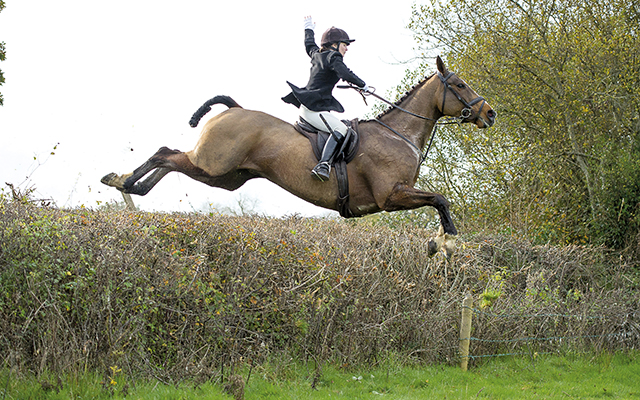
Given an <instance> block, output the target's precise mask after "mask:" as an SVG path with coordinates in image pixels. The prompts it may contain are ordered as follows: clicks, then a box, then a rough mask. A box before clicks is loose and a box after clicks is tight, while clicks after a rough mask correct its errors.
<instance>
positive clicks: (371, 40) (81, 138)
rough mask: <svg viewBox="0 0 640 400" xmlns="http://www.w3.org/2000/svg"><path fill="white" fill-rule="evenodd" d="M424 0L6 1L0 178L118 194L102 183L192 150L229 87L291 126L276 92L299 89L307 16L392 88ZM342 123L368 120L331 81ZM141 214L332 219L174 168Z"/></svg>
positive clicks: (115, 198) (54, 196) (95, 202)
mask: <svg viewBox="0 0 640 400" xmlns="http://www.w3.org/2000/svg"><path fill="white" fill-rule="evenodd" d="M414 3H415V0H396V1H393V2H390V3H389V2H387V3H384V5H383V6H381V5H378V2H372V1H370V0H355V1H353V0H350V1H333V0H323V1H317V2H308V1H300V0H291V1H290V0H274V1H264V0H259V1H258V0H244V1H220V0H183V1H180V2H176V1H166V0H110V1H86V0H56V1H51V0H7V1H6V8H5V9H4V10H3V11H2V12H0V42H5V44H6V55H7V59H6V60H5V61H3V62H0V70H2V71H3V72H4V76H5V80H6V82H5V84H4V85H3V86H0V92H1V93H2V94H3V96H4V106H0V138H1V139H2V145H0V187H2V189H1V190H3V191H4V192H5V193H6V192H7V190H8V189H7V187H6V186H5V182H8V183H12V184H13V185H15V186H17V187H18V186H19V187H20V188H21V189H22V190H25V189H27V188H32V189H34V190H35V192H34V197H35V198H38V199H51V200H52V201H53V202H54V203H55V205H57V206H58V207H68V208H73V207H80V206H85V207H89V208H96V207H99V206H100V205H103V204H105V203H109V202H122V195H121V193H120V192H119V191H117V190H116V189H114V188H110V187H107V186H105V185H103V184H102V183H100V178H101V177H102V176H104V175H106V174H107V173H110V172H116V173H118V174H122V173H127V172H131V171H133V170H134V169H135V168H136V167H138V166H139V165H141V164H142V163H143V162H144V161H146V160H147V159H148V158H149V157H150V156H152V155H153V154H154V153H155V152H156V151H157V150H158V149H159V148H160V147H162V146H167V147H169V148H172V149H178V150H182V151H188V150H191V149H192V148H193V147H194V146H195V144H196V141H197V139H198V137H199V135H200V130H201V128H202V126H203V125H204V122H206V120H207V119H209V118H211V117H213V116H214V115H216V114H217V113H220V112H222V111H224V110H225V109H226V107H224V106H222V105H218V106H214V107H213V108H212V110H211V111H210V112H209V114H207V115H206V116H205V117H204V118H203V120H201V122H200V124H199V127H197V128H195V129H194V128H191V127H189V125H188V121H189V119H190V118H191V115H192V114H193V113H194V112H195V111H196V110H197V109H198V108H199V107H200V106H201V105H202V104H203V103H204V102H205V101H206V100H208V99H210V98H212V97H214V96H216V95H229V96H231V97H232V98H233V99H234V100H236V101H237V102H238V103H239V104H241V105H242V106H243V107H244V108H248V109H253V110H259V111H263V112H266V113H269V114H271V115H273V116H275V117H278V118H280V119H283V120H285V121H287V122H290V123H293V122H295V121H296V120H297V118H298V110H297V109H296V108H295V107H293V106H291V105H289V104H285V103H284V102H282V101H281V100H280V98H281V97H282V96H284V95H286V94H287V93H288V92H289V90H288V89H289V88H288V86H287V84H286V81H287V80H288V81H291V82H292V83H294V84H296V85H298V86H304V85H305V84H306V82H307V80H308V77H309V67H310V64H309V58H308V56H307V55H306V53H305V49H304V44H303V40H304V28H303V18H304V16H306V15H311V16H312V17H313V20H314V22H316V29H315V31H316V40H317V42H318V43H319V42H320V37H321V35H322V32H324V31H325V30H326V29H327V28H329V27H331V26H336V27H338V28H341V29H344V30H345V31H347V33H348V34H349V36H350V37H351V38H355V39H356V41H355V43H353V44H352V45H351V46H350V47H349V51H348V53H347V55H346V57H345V64H346V65H347V66H348V67H349V68H350V69H351V70H353V71H354V72H355V73H356V74H357V75H358V76H359V77H360V78H362V79H363V80H364V81H365V82H367V84H368V85H369V86H372V87H375V88H376V90H377V93H378V94H382V95H387V94H388V93H389V91H390V90H391V89H392V88H394V87H395V86H396V85H398V84H399V83H400V81H401V80H402V78H403V77H404V76H405V71H406V70H407V69H412V68H415V67H416V66H417V62H416V61H411V60H414V59H415V57H416V51H415V50H414V47H415V42H414V39H413V36H412V32H411V31H410V30H408V29H407V28H406V26H407V25H408V23H409V21H410V17H411V10H412V5H413V4H414ZM334 95H335V96H336V97H337V98H338V100H339V101H340V102H341V103H342V104H343V105H344V106H345V109H346V112H345V113H344V114H340V115H339V116H340V117H341V118H344V119H351V118H357V117H360V118H364V117H367V115H368V113H370V109H371V107H372V105H373V104H374V102H373V101H369V106H366V105H365V104H364V102H363V101H362V99H361V97H360V96H359V95H358V94H357V93H356V92H354V91H348V90H338V89H336V90H334ZM133 200H134V203H135V204H136V206H137V207H138V208H139V209H142V210H146V211H165V212H190V211H195V210H218V211H224V210H229V209H232V210H236V211H238V210H239V208H238V204H239V203H243V204H244V207H245V209H249V210H251V211H253V212H256V213H259V214H263V215H269V216H275V217H281V216H286V215H291V214H300V215H304V216H332V215H337V213H335V212H331V211H328V210H325V209H321V208H318V207H316V206H313V205H311V204H310V203H307V202H305V201H304V200H301V199H298V198H296V197H295V196H293V195H291V194H289V193H288V192H286V191H284V190H283V189H281V188H279V187H277V186H276V185H274V184H272V183H270V182H268V181H267V180H265V179H253V180H251V181H249V182H247V183H246V184H245V185H244V186H243V187H242V188H240V189H238V190H236V191H234V192H229V191H226V190H224V189H219V188H213V187H210V186H207V185H204V184H202V183H199V182H196V181H193V180H191V178H189V177H187V176H186V175H181V174H178V173H175V172H174V173H171V174H169V175H167V176H166V177H165V178H164V179H163V180H162V181H160V183H158V185H157V186H156V187H155V188H154V189H153V190H152V191H151V192H149V194H147V195H146V196H144V197H141V196H133Z"/></svg>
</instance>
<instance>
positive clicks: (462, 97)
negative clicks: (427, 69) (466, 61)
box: [436, 56, 497, 128]
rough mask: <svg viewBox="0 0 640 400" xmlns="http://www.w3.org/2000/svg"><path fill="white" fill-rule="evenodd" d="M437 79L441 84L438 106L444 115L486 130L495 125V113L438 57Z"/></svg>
mask: <svg viewBox="0 0 640 400" xmlns="http://www.w3.org/2000/svg"><path fill="white" fill-rule="evenodd" d="M436 65H437V67H438V74H437V75H438V77H439V78H440V81H441V82H442V84H443V85H442V97H441V98H442V101H441V103H440V104H439V105H438V107H439V108H440V111H441V112H442V114H444V115H448V116H451V117H459V118H460V119H461V120H462V122H471V123H474V124H476V126H477V127H478V128H488V127H490V126H492V125H493V124H494V123H495V120H496V115H497V113H496V112H495V111H494V110H493V108H491V106H490V105H489V103H487V102H486V100H485V99H484V98H482V97H480V96H478V94H477V93H476V92H475V91H474V90H473V89H471V88H470V87H469V85H467V83H466V82H465V81H463V80H462V79H460V78H459V77H458V76H457V75H456V74H454V73H453V72H450V71H449V70H448V69H447V67H446V66H445V65H444V62H443V61H442V59H441V58H440V56H438V57H437V58H436Z"/></svg>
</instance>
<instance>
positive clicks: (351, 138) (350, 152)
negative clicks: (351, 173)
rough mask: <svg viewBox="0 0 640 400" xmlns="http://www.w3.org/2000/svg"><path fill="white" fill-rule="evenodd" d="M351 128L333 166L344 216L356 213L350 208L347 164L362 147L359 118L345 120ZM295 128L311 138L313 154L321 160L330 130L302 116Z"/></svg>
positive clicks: (341, 213) (339, 205) (340, 209)
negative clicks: (319, 126)
mask: <svg viewBox="0 0 640 400" xmlns="http://www.w3.org/2000/svg"><path fill="white" fill-rule="evenodd" d="M342 122H344V123H345V125H347V126H348V127H350V128H351V129H350V130H348V131H347V137H346V138H345V140H344V142H343V143H342V147H341V148H340V151H338V154H336V156H335V157H334V158H333V165H332V167H333V168H334V169H335V171H336V177H337V178H338V207H337V208H338V212H339V213H340V215H341V216H342V217H344V218H353V217H355V215H353V213H352V212H351V210H350V209H349V177H348V176H347V164H348V163H349V162H350V161H351V160H353V159H354V158H355V156H356V154H357V153H358V148H359V147H360V134H359V133H358V120H357V119H354V120H352V121H347V120H343V121H342ZM294 128H295V129H296V130H297V131H298V132H299V133H301V134H302V135H303V136H305V137H306V138H307V139H309V142H310V143H311V148H312V149H313V154H314V155H315V157H316V160H317V161H319V160H320V157H322V149H324V145H325V143H326V142H327V140H328V139H329V135H330V134H329V132H325V131H321V130H319V129H316V128H315V127H314V126H312V125H311V124H310V123H308V122H307V121H305V120H304V119H303V118H300V120H299V121H297V122H296V123H295V124H294Z"/></svg>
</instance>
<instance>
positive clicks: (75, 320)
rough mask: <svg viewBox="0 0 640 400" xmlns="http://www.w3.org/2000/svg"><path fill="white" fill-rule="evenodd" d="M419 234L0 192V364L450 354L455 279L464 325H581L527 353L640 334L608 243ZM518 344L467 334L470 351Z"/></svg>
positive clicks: (539, 330)
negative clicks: (444, 239)
mask: <svg viewBox="0 0 640 400" xmlns="http://www.w3.org/2000/svg"><path fill="white" fill-rule="evenodd" d="M429 234H430V232H428V231H426V230H423V229H418V228H413V227H411V228H409V227H402V226H399V227H395V228H393V229H391V228H386V227H382V226H375V225H374V224H372V223H371V222H368V221H364V220H360V221H356V222H345V221H336V220H327V219H307V218H300V217H296V216H292V217H289V218H286V219H272V218H264V217H255V216H254V217H231V216H221V215H197V214H161V213H143V212H126V211H120V212H105V211H92V210H87V209H75V210H61V209H56V208H47V207H38V206H35V205H33V204H31V203H29V202H25V201H8V200H7V199H0V242H1V243H2V246H1V248H0V286H1V291H0V293H1V296H0V338H1V339H0V354H2V355H3V356H2V357H3V358H2V361H3V363H4V365H5V366H6V367H11V368H13V369H14V370H17V371H22V372H29V371H31V372H35V373H39V372H42V371H45V370H46V371H54V372H61V371H74V370H75V371H86V370H90V371H99V372H101V373H104V374H105V375H106V376H109V374H111V373H113V371H120V370H122V371H124V372H126V373H129V374H132V375H136V376H144V377H153V378H157V379H160V380H163V381H166V382H175V381H179V380H182V379H185V378H198V379H213V378H216V377H219V376H221V375H223V374H227V373H232V372H233V370H234V369H235V368H237V367H239V366H249V365H256V364H260V363H264V362H267V361H269V360H272V359H273V357H279V356H282V355H286V356H287V357H289V356H292V357H296V358H297V359H299V360H302V361H304V362H309V363H310V365H312V366H316V367H318V368H321V366H322V365H323V363H325V362H337V363H339V364H347V365H348V364H356V363H362V362H367V363H377V362H380V361H381V360H383V359H384V358H385V357H386V356H388V354H390V353H394V354H398V353H399V354H402V355H403V356H404V357H405V358H406V359H408V360H414V361H418V362H455V361H456V360H457V354H458V353H457V351H458V341H459V339H458V330H459V319H460V312H461V308H460V307H461V301H462V298H463V297H464V295H465V294H466V293H472V294H473V295H474V296H475V297H476V298H477V299H478V301H477V302H476V304H480V298H482V299H484V300H488V301H489V302H490V304H489V305H487V304H485V303H486V302H483V306H486V307H485V308H483V309H482V310H483V311H482V313H480V314H478V318H477V322H480V323H479V324H478V323H474V332H473V336H477V337H484V338H491V339H505V338H516V337H522V336H523V335H527V336H539V337H544V336H567V337H569V336H572V337H574V336H580V337H581V339H579V340H573V341H571V342H567V341H565V342H562V341H540V342H539V343H533V344H530V347H528V349H530V350H531V351H542V350H548V351H556V350H558V349H560V348H563V346H566V345H570V346H574V347H576V348H578V349H580V348H592V347H594V346H595V347H597V348H616V349H624V348H630V347H633V346H637V345H638V344H639V336H638V323H637V322H638V319H637V314H636V313H637V305H638V294H637V291H636V290H633V289H634V288H635V287H636V286H637V284H638V282H640V279H639V278H640V277H639V276H638V274H637V273H636V272H635V271H637V270H636V269H635V268H636V266H635V265H634V264H633V263H632V262H631V261H629V260H627V259H626V258H625V257H624V256H621V255H620V254H619V253H610V252H607V251H604V250H603V249H601V248H590V247H578V246H571V247H564V248H557V247H544V246H531V245H530V244H529V243H527V242H524V241H522V242H521V241H517V240H514V239H506V238H502V237H483V236H471V237H467V238H464V240H462V241H461V243H460V248H459V252H458V254H457V255H456V256H455V257H454V259H453V260H452V261H451V262H448V261H446V260H445V258H444V257H443V256H441V255H437V256H436V257H434V258H433V259H429V258H427V256H426V254H427V244H426V242H427V239H428V236H429ZM478 307H480V306H478ZM489 313H500V314H502V313H508V314H517V315H529V314H539V315H541V314H548V315H552V314H555V315H556V316H548V317H542V318H541V319H540V318H538V319H533V318H520V319H517V318H495V317H492V316H491V315H489ZM561 314H562V315H565V314H566V315H572V316H578V317H577V318H574V317H570V318H565V317H562V316H559V315H561ZM588 315H597V316H602V317H604V318H584V316H588ZM581 317H582V318H581ZM603 335H604V336H603ZM516 346H521V343H516V342H514V343H509V342H506V343H505V342H500V343H498V342H495V343H494V342H479V341H478V342H473V343H472V349H471V351H472V354H492V353H496V352H501V351H511V350H512V349H513V348H515V347H516ZM531 346H535V347H531Z"/></svg>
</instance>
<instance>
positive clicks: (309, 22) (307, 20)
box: [304, 15, 316, 30]
mask: <svg viewBox="0 0 640 400" xmlns="http://www.w3.org/2000/svg"><path fill="white" fill-rule="evenodd" d="M315 28H316V23H315V22H313V19H311V15H307V16H306V17H304V29H311V30H314V29H315Z"/></svg>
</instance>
